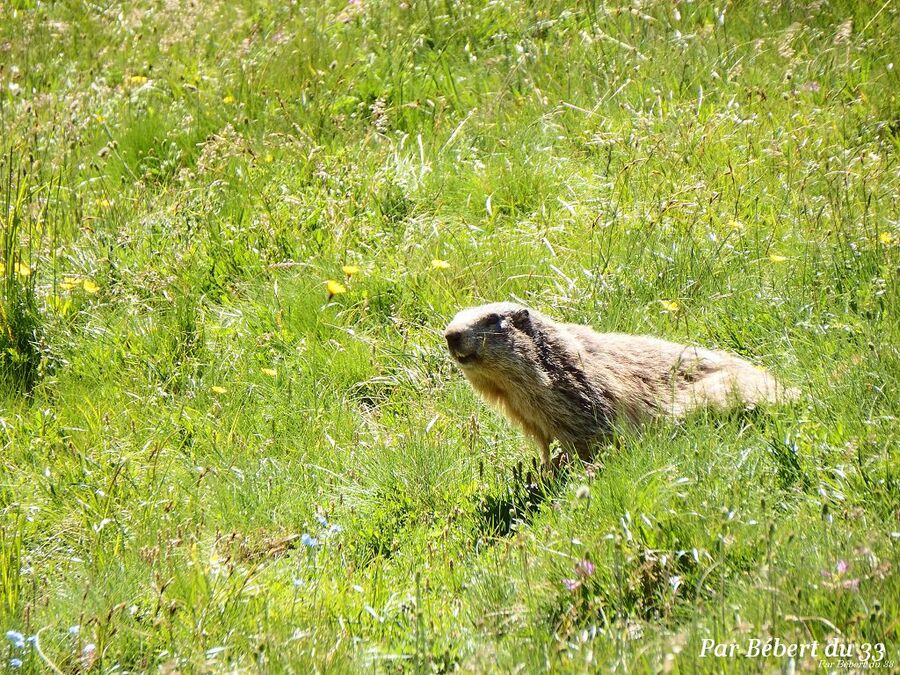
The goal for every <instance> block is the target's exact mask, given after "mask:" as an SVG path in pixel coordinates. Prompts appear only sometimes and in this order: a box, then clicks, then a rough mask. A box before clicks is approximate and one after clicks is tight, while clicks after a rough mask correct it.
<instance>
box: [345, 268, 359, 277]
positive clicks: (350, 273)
mask: <svg viewBox="0 0 900 675" xmlns="http://www.w3.org/2000/svg"><path fill="white" fill-rule="evenodd" d="M341 271H342V272H343V273H344V274H346V275H347V278H348V279H349V278H350V277H352V276H353V275H354V274H359V267H357V266H356V265H344V266H343V267H342V268H341Z"/></svg>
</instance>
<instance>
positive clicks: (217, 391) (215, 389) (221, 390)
mask: <svg viewBox="0 0 900 675" xmlns="http://www.w3.org/2000/svg"><path fill="white" fill-rule="evenodd" d="M210 390H211V391H212V393H214V394H227V393H228V390H227V389H226V388H225V387H218V386H216V387H210Z"/></svg>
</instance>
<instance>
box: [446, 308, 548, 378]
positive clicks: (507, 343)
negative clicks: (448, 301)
mask: <svg viewBox="0 0 900 675" xmlns="http://www.w3.org/2000/svg"><path fill="white" fill-rule="evenodd" d="M530 319H531V316H530V314H529V311H528V309H527V308H526V307H523V306H522V305H517V304H515V303H512V302H495V303H493V304H490V305H480V306H479V307H469V308H468V309H464V310H462V311H460V312H459V313H458V314H457V315H456V316H455V317H453V321H451V322H450V325H449V326H447V328H446V330H444V337H445V338H446V339H447V348H448V349H449V350H450V355H451V356H452V357H453V358H454V360H455V361H456V362H457V363H458V364H459V365H460V366H462V367H463V368H464V369H475V368H490V367H492V366H502V365H504V364H508V363H509V362H510V361H511V360H513V359H514V358H515V357H516V354H517V353H518V352H519V350H518V349H517V348H516V345H517V343H518V342H519V341H520V340H521V338H522V331H523V329H524V328H525V327H526V326H527V324H528V322H529V321H530Z"/></svg>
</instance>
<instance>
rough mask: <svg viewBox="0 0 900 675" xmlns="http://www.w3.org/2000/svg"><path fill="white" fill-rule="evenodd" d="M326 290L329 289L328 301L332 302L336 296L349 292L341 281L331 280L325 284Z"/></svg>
mask: <svg viewBox="0 0 900 675" xmlns="http://www.w3.org/2000/svg"><path fill="white" fill-rule="evenodd" d="M325 288H326V289H328V299H329V300H331V298H333V297H334V296H335V295H340V294H341V293H346V292H347V287H346V286H344V284H342V283H340V282H339V281H335V280H334V279H329V280H328V281H326V282H325Z"/></svg>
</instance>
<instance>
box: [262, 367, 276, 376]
mask: <svg viewBox="0 0 900 675" xmlns="http://www.w3.org/2000/svg"><path fill="white" fill-rule="evenodd" d="M260 370H261V371H262V374H263V375H268V376H269V377H278V371H277V370H275V369H274V368H260Z"/></svg>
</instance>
